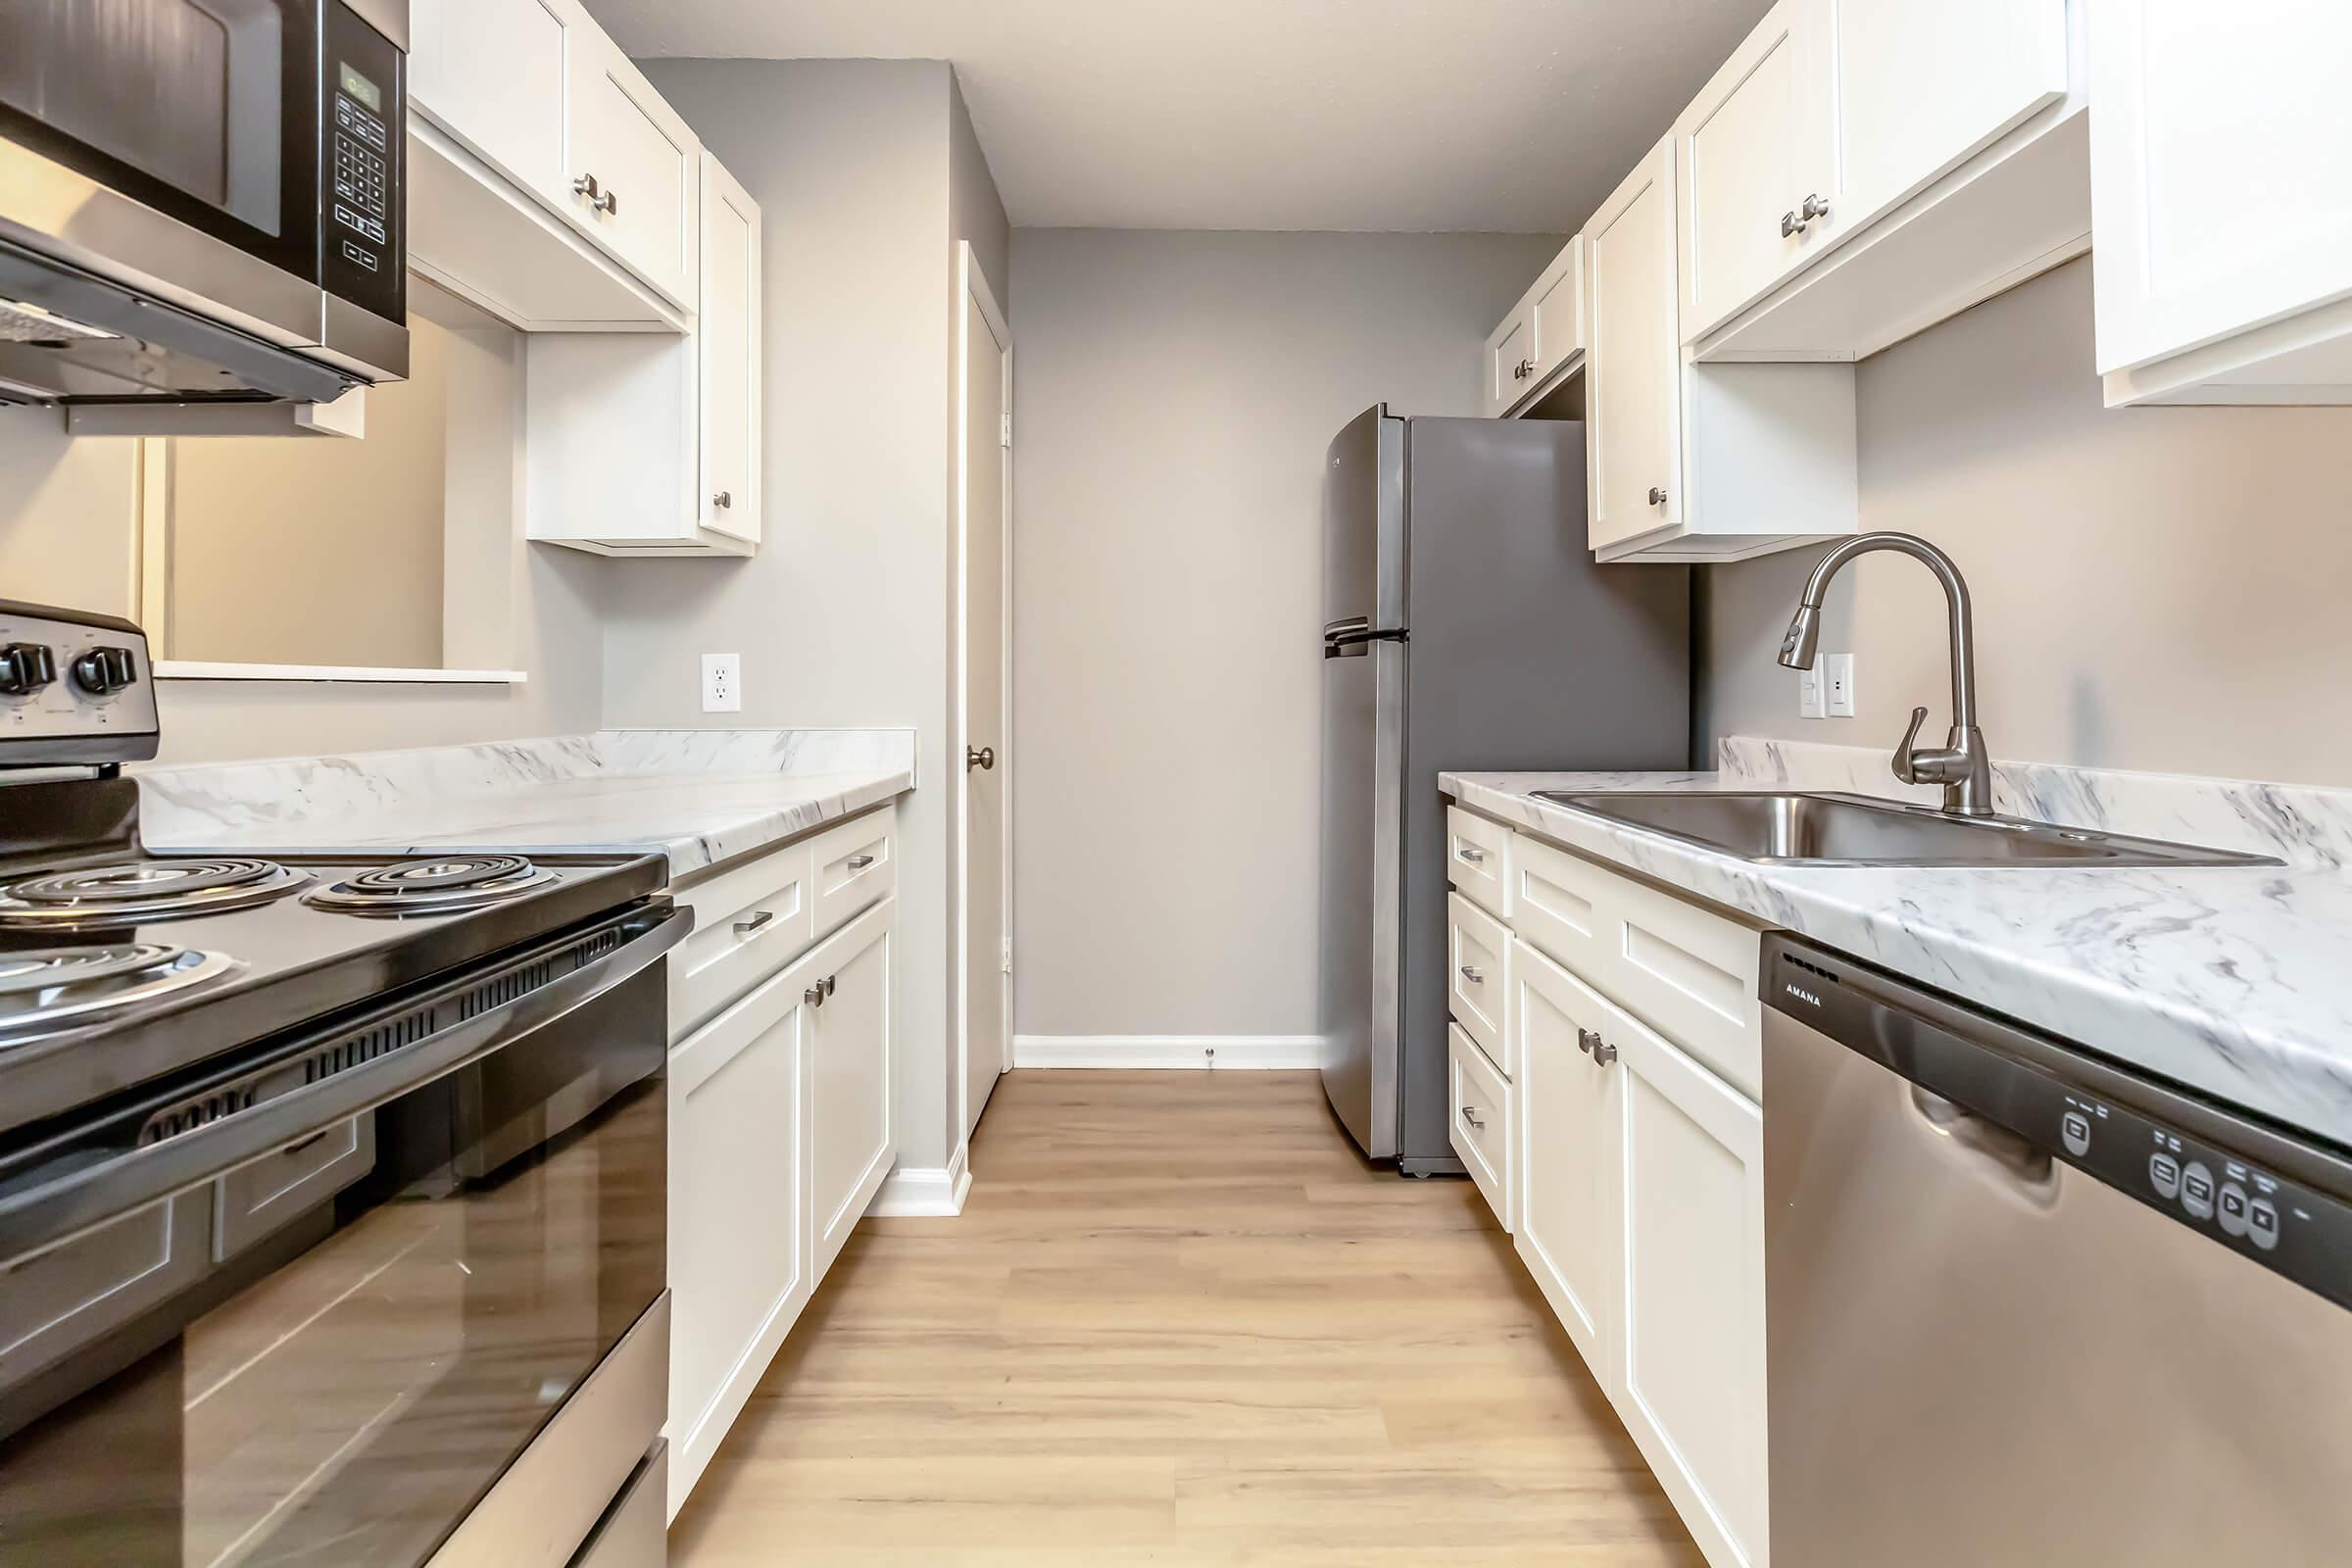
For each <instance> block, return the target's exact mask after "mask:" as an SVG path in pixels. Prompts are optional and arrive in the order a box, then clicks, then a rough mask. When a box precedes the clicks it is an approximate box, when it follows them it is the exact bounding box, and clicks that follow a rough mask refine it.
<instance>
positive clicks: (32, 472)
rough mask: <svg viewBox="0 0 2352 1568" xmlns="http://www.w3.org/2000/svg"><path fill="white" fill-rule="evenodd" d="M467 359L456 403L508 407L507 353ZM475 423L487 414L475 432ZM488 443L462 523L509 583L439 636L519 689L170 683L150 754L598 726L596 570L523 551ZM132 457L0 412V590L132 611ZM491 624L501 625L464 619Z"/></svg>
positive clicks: (399, 743) (214, 754)
mask: <svg viewBox="0 0 2352 1568" xmlns="http://www.w3.org/2000/svg"><path fill="white" fill-rule="evenodd" d="M510 335H511V334H510ZM476 347H478V345H476ZM469 360H470V361H471V363H472V364H473V366H474V368H475V369H477V370H479V371H481V372H482V373H481V374H480V375H479V376H478V378H477V379H476V380H473V381H468V382H467V384H466V387H465V388H464V389H463V390H464V393H465V396H466V399H467V404H468V407H469V408H473V409H477V410H484V411H487V410H489V409H492V408H495V407H499V406H503V407H505V408H506V409H508V410H509V411H510V412H512V411H514V410H515V409H516V408H517V407H518V402H517V400H518V399H519V398H520V395H521V379H520V373H519V368H518V365H519V361H518V358H516V357H510V356H501V355H494V354H481V353H477V354H470V355H469ZM502 365H503V366H504V367H505V370H504V371H503V372H502V371H501V370H500V367H501V366H502ZM488 422H489V420H488V418H487V417H486V413H485V417H483V418H482V419H481V420H479V421H478V424H479V425H480V426H487V424H488ZM476 433H477V434H478V433H479V432H478V428H477V432H476ZM288 439H294V438H288ZM301 439H314V438H309V437H305V438H301ZM317 439H323V438H317ZM494 444H495V443H492V442H488V441H480V442H475V443H471V444H469V446H468V449H467V450H466V453H465V454H464V457H465V460H466V463H467V464H468V465H469V466H470V467H471V469H472V470H473V471H474V476H473V478H471V479H469V480H467V481H466V482H465V483H464V484H463V485H461V486H460V487H461V488H465V489H466V490H467V491H468V493H471V494H477V495H479V496H480V497H481V498H482V500H481V502H480V505H481V508H482V515H479V516H477V517H473V518H469V519H467V520H468V522H469V525H470V526H471V527H472V528H473V529H474V530H475V532H476V537H477V539H478V538H481V537H487V538H488V539H489V540H490V541H491V543H490V544H489V546H488V547H487V549H488V551H490V552H492V553H494V554H495V555H497V556H499V557H502V558H503V561H504V566H505V571H506V574H507V580H508V581H509V582H511V583H512V584H513V587H512V589H511V591H509V592H503V593H499V594H496V595H495V596H483V599H485V600H488V601H489V602H486V603H477V605H476V607H475V608H473V609H472V610H470V611H468V612H466V615H465V618H466V622H467V623H466V624H453V625H450V626H449V627H448V630H449V631H450V633H451V635H452V646H453V648H455V649H457V650H459V651H460V652H463V651H464V650H465V648H466V647H467V646H468V645H470V646H472V647H474V648H476V649H485V650H486V649H493V648H495V649H504V650H506V651H507V652H506V654H505V657H503V658H501V659H500V660H499V661H498V666H499V667H505V666H506V665H509V664H512V665H513V666H515V667H517V668H520V669H523V670H525V671H527V672H528V674H529V677H530V678H529V680H528V681H526V682H525V683H523V684H521V685H515V686H491V685H485V686H452V685H413V686H411V685H346V684H310V683H300V682H217V681H172V682H167V683H165V685H164V687H163V689H162V691H161V693H160V696H159V701H160V703H161V705H162V712H163V730H164V740H163V753H162V757H163V760H166V761H172V762H200V761H215V760H225V759H232V758H248V757H281V756H296V755H316V754H318V753H321V752H338V751H362V750H377V749H383V748H400V747H412V746H441V745H452V744H462V743H467V742H474V741H492V740H511V739H514V738H515V737H517V736H524V735H556V734H576V733H579V732H581V731H585V730H592V729H594V728H596V726H597V723H598V717H599V708H600V704H601V702H602V697H603V693H602V662H603V648H602V640H601V637H600V635H599V629H598V618H599V606H598V594H599V592H600V587H601V584H602V582H603V572H604V563H602V562H599V561H597V560H595V559H594V558H592V557H588V556H584V555H581V554H579V553H577V552H576V551H569V550H558V549H552V548H549V547H547V546H533V545H526V544H525V543H524V542H523V540H522V538H521V521H520V510H519V494H520V493H519V491H518V490H515V489H514V488H512V487H511V486H510V488H509V489H508V490H507V491H506V493H505V494H504V495H501V494H500V493H499V491H498V489H497V486H496V484H495V482H494V480H495V478H496V473H495V472H493V471H492V470H495V469H498V468H500V467H502V465H500V464H497V463H496V462H494V461H492V460H493V459H494V458H495V453H492V452H489V451H487V450H481V451H476V450H473V448H474V447H476V446H480V447H484V448H487V447H488V446H490V445H494ZM139 463H140V456H139V443H138V442H136V441H131V440H126V439H115V438H108V439H92V438H83V439H79V440H70V439H69V438H68V437H67V436H66V434H65V430H64V421H63V419H62V418H61V417H59V416H58V415H57V414H55V413H54V412H44V411H41V410H37V409H10V410H0V597H6V598H12V599H26V600H32V601H35V602H37V603H46V604H55V605H63V606H67V607H70V608H76V609H83V610H95V611H103V612H105V613H110V614H118V615H130V616H133V617H136V616H137V615H138V614H139V613H140V612H139V592H138V549H137V532H136V529H137V523H136V518H137V504H138V491H139ZM518 464H519V454H518V453H515V452H510V453H509V455H508V461H507V462H506V463H505V464H504V465H503V468H504V469H505V471H506V472H508V473H509V474H510V475H511V476H512V475H515V474H518V472H519V468H518ZM322 516H323V526H325V527H327V528H329V529H338V528H348V527H350V526H351V523H350V522H349V520H348V519H346V518H344V517H342V516H340V515H333V514H322ZM281 587H285V589H286V591H296V590H295V589H294V588H292V587H288V586H286V585H281ZM491 619H496V620H497V621H499V622H500V624H499V625H497V626H495V627H485V626H482V625H478V624H472V622H479V621H486V620H491Z"/></svg>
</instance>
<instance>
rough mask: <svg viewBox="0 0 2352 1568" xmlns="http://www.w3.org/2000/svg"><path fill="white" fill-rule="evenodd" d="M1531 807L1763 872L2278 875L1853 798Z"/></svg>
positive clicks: (1579, 798)
mask: <svg viewBox="0 0 2352 1568" xmlns="http://www.w3.org/2000/svg"><path fill="white" fill-rule="evenodd" d="M1536 798H1537V799H1538V800H1544V801H1550V802H1552V803H1554V804H1555V805H1559V806H1566V807H1572V808H1574V809H1577V810H1580V811H1587V812H1590V813H1592V814H1593V815H1594V816H1598V817H1604V818H1606V819H1607V820H1609V821H1611V822H1615V823H1619V824H1621V825H1623V826H1626V827H1633V828H1640V829H1642V830H1643V831H1645V832H1650V833H1658V834H1663V835H1664V836H1666V837H1667V838H1673V839H1681V840H1683V841H1684V842H1685V843H1689V844H1696V845H1700V846H1702V847H1703V848H1706V849H1710V850H1714V851H1717V852H1718V853H1720V854H1724V855H1731V856H1737V857H1739V858H1741V859H1744V860H1752V861H1756V862H1758V863H1763V864H1792V865H1898V866H1900V865H1908V866H2002V865H2015V866H2026V865H2055V866H2099V865H2116V866H2123V865H2277V864H2279V863H2280V862H2279V861H2277V860H2274V859H2269V858H2265V857H2262V856H2256V855H2237V854H2233V853H2231V852H2229V851H2228V850H2209V849H2203V848H2200V847H2199V846H2197V845H2194V844H2168V843H2166V842H2164V841H2163V840H2161V839H2137V838H2129V837H2126V836H2125V835H2123V834H2119V833H2094V832H2091V831H2089V830H2088V829H2084V828H2071V827H2053V826H2051V825H2050V824H2048V823H2046V822H2026V821H2021V820H2019V819H2017V818H2015V817H2007V816H1954V815H1950V814H1947V813H1946V812H1943V811H1938V810H1935V809H1931V808H1929V807H1924V806H1905V805H1902V804H1901V803H1899V802H1895V801H1874V800H1871V799H1870V798H1868V797H1867V796H1861V795H1830V794H1797V793H1793V792H1787V791H1757V792H1752V793H1740V792H1733V791H1721V792H1708V791H1691V792H1686V793H1647V792H1638V791H1626V792H1623V793H1607V794H1580V793H1577V792H1574V791H1569V790H1538V791H1537V792H1536Z"/></svg>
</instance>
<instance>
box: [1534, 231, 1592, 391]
mask: <svg viewBox="0 0 2352 1568" xmlns="http://www.w3.org/2000/svg"><path fill="white" fill-rule="evenodd" d="M1527 298H1528V324H1529V325H1530V326H1531V327H1532V328H1533V329H1534V332H1535V339H1536V346H1535V356H1536V368H1535V376H1534V379H1535V380H1538V381H1541V380H1543V379H1544V377H1545V376H1547V375H1549V374H1550V373H1551V372H1552V371H1554V370H1556V369H1558V368H1560V367H1561V366H1563V365H1565V364H1567V363H1568V362H1569V361H1570V360H1572V359H1574V358H1575V357H1576V356H1577V355H1579V354H1582V353H1584V352H1585V242H1584V237H1583V236H1582V235H1579V236H1578V237H1577V238H1575V239H1572V240H1570V241H1569V242H1568V243H1567V245H1566V246H1564V247H1562V249H1561V251H1560V254H1559V255H1557V256H1555V257H1553V258H1552V261H1551V265H1550V266H1549V267H1547V268H1545V269H1544V275H1543V276H1542V277H1539V278H1537V279H1536V286H1535V287H1534V288H1532V289H1530V290H1529V291H1528V296H1527Z"/></svg>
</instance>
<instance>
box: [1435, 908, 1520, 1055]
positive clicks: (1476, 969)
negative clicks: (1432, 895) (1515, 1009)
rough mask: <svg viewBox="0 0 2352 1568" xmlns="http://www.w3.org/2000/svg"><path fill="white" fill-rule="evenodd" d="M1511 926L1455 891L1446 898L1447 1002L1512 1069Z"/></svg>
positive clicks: (1477, 1038) (1476, 1036)
mask: <svg viewBox="0 0 2352 1568" xmlns="http://www.w3.org/2000/svg"><path fill="white" fill-rule="evenodd" d="M1510 1004H1511V932H1510V928H1509V927H1508V926H1505V925H1504V924H1503V923H1502V922H1501V921H1499V920H1497V919H1495V917H1494V916H1493V915H1491V914H1489V913H1487V911H1486V910H1484V909H1482V908H1480V907H1478V906H1477V905H1475V904H1472V903H1471V902H1470V901H1469V900H1468V899H1465V898H1463V897H1462V896H1461V895H1460V894H1458V893H1456V894H1454V895H1452V896H1451V897H1450V898H1448V899H1447V900H1446V1009H1447V1010H1448V1011H1449V1012H1451V1013H1452V1014H1453V1020H1454V1022H1456V1023H1458V1024H1460V1025H1461V1026H1462V1028H1463V1029H1464V1030H1465V1031H1466V1032H1467V1033H1468V1034H1469V1036H1470V1038H1471V1039H1473V1040H1475V1041H1477V1042H1478V1044H1479V1046H1480V1048H1481V1049H1483V1050H1484V1051H1485V1052H1486V1054H1488V1055H1489V1056H1491V1057H1493V1058H1494V1060H1495V1064H1496V1065H1497V1066H1498V1067H1500V1068H1501V1069H1502V1074H1503V1076H1504V1077H1506V1078H1507V1077H1509V1076H1510V1075H1511V1071H1512V1067H1513V1062H1512V1059H1511V1030H1510Z"/></svg>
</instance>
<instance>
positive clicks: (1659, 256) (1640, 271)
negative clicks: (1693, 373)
mask: <svg viewBox="0 0 2352 1568" xmlns="http://www.w3.org/2000/svg"><path fill="white" fill-rule="evenodd" d="M1585 238H1586V241H1587V251H1586V264H1587V266H1588V267H1589V268H1590V269H1591V274H1590V276H1591V287H1592V295H1593V315H1592V319H1591V320H1590V322H1589V323H1588V328H1589V333H1588V335H1589V342H1588V345H1587V347H1586V350H1585V443H1586V463H1585V474H1586V479H1585V482H1586V485H1587V487H1588V489H1589V490H1590V492H1591V494H1590V498H1589V502H1588V505H1587V507H1586V512H1587V515H1588V518H1589V520H1588V523H1587V526H1588V528H1589V530H1590V533H1591V538H1592V543H1593V549H1595V550H1597V549H1599V548H1601V547H1602V546H1604V545H1610V544H1614V543H1616V542H1617V541H1618V540H1621V539H1631V538H1633V537H1634V536H1635V535H1637V534H1642V533H1647V532H1649V531H1650V530H1652V529H1654V528H1659V527H1663V526H1665V525H1667V524H1670V523H1676V522H1680V521H1681V520H1682V517H1683V510H1682V509H1683V494H1682V491H1683V487H1682V473H1681V470H1682V463H1683V410H1682V334H1681V333H1680V332H1679V331H1678V330H1677V328H1676V324H1675V323H1676V320H1677V317H1678V304H1677V288H1676V284H1675V277H1674V274H1675V249H1674V144H1673V142H1672V140H1671V139H1669V140H1666V141H1662V142H1660V143H1658V145H1657V146H1656V147H1655V148H1654V149H1652V150H1651V152H1650V154H1649V156H1648V157H1646V158H1644V159H1642V163H1641V165H1640V167H1638V168H1637V169H1635V171H1634V172H1632V173H1631V174H1629V175H1627V176H1626V180H1625V183H1624V184H1622V185H1620V186H1618V187H1617V189H1616V190H1615V191H1614V192H1613V193H1612V194H1611V195H1610V197H1609V199H1608V200H1607V201H1605V202H1603V203H1601V204H1600V210H1599V211H1598V212H1595V213H1594V214H1593V221H1591V222H1589V223H1587V224H1586V225H1585Z"/></svg>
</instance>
